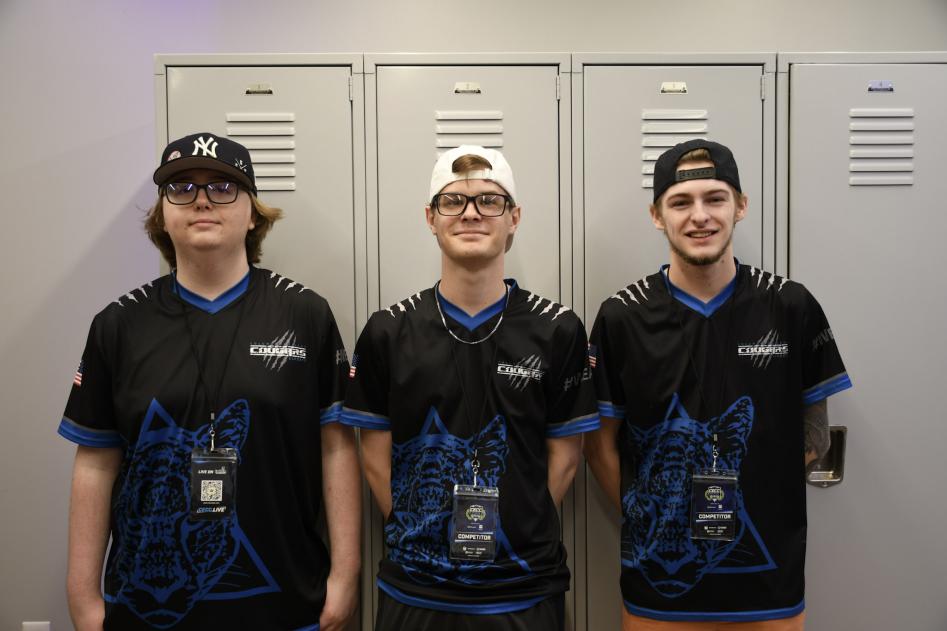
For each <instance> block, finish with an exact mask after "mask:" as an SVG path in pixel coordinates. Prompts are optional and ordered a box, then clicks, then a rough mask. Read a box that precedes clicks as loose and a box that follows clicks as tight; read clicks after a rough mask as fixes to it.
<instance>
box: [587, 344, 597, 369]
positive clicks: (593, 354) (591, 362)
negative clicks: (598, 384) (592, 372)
mask: <svg viewBox="0 0 947 631" xmlns="http://www.w3.org/2000/svg"><path fill="white" fill-rule="evenodd" d="M597 353H598V349H597V348H595V344H589V368H595V364H596V363H597V362H598V357H596V354H597Z"/></svg>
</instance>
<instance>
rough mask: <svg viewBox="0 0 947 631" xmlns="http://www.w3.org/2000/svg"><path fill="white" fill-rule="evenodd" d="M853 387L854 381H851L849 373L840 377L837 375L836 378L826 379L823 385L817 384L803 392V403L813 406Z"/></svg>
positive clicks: (844, 373)
mask: <svg viewBox="0 0 947 631" xmlns="http://www.w3.org/2000/svg"><path fill="white" fill-rule="evenodd" d="M851 387H852V380H851V379H849V377H848V373H847V372H843V373H841V374H839V375H835V376H834V377H831V378H829V379H826V380H825V381H823V382H822V383H819V384H816V385H814V386H812V387H811V388H808V389H806V390H803V392H802V402H803V404H805V405H812V404H813V403H818V402H819V401H822V400H823V399H828V398H829V397H830V396H832V395H833V394H838V393H839V392H841V391H843V390H848V389H849V388H851Z"/></svg>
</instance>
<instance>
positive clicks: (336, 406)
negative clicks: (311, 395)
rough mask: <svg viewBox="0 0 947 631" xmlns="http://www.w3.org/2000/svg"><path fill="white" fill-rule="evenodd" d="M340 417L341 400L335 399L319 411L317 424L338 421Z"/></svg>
mask: <svg viewBox="0 0 947 631" xmlns="http://www.w3.org/2000/svg"><path fill="white" fill-rule="evenodd" d="M341 418H342V402H341V401H336V402H335V403H333V404H332V405H330V406H329V407H327V408H325V409H324V410H322V411H321V412H320V413H319V424H320V425H328V424H329V423H338V422H339V420H340V419H341Z"/></svg>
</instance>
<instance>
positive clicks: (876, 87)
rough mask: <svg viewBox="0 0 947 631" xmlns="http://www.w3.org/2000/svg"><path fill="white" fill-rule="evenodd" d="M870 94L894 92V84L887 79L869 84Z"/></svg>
mask: <svg viewBox="0 0 947 631" xmlns="http://www.w3.org/2000/svg"><path fill="white" fill-rule="evenodd" d="M868 91H869V92H894V84H893V83H891V82H890V81H888V80H887V79H879V80H876V81H869V82H868Z"/></svg>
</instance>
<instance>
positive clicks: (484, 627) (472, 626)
mask: <svg viewBox="0 0 947 631" xmlns="http://www.w3.org/2000/svg"><path fill="white" fill-rule="evenodd" d="M565 604H566V598H565V594H558V595H556V596H550V597H549V598H547V599H546V600H544V601H542V602H540V603H537V604H535V605H533V606H532V607H530V608H529V609H524V610H522V611H514V612H512V613H500V614H473V613H450V612H447V611H437V610H434V609H422V608H421V607H412V606H411V605H405V604H403V603H400V602H398V601H397V600H395V599H394V598H392V597H391V596H389V595H388V594H386V593H385V592H384V591H382V590H380V589H379V590H378V615H377V616H376V617H375V631H425V630H426V629H433V630H436V631H564V629H565V619H566V614H565Z"/></svg>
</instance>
